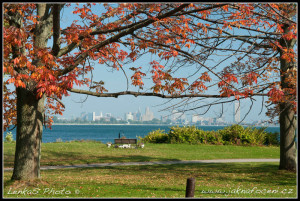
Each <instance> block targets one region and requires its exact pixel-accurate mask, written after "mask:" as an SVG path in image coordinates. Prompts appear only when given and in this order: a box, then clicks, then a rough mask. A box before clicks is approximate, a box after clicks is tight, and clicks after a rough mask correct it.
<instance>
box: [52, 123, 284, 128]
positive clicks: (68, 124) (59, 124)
mask: <svg viewBox="0 0 300 201" xmlns="http://www.w3.org/2000/svg"><path fill="white" fill-rule="evenodd" d="M52 125H53V126H55V125H58V126H61V125H63V126H81V125H82V126H198V127H201V126H208V127H209V126H215V127H218V126H223V127H224V126H231V125H183V124H181V125H180V124H88V123H83V124H76V123H55V124H54V123H53V124H52ZM242 126H247V127H249V126H253V127H267V128H268V127H278V128H279V126H275V125H269V126H261V125H242Z"/></svg>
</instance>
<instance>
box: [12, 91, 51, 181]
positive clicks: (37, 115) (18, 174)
mask: <svg viewBox="0 0 300 201" xmlns="http://www.w3.org/2000/svg"><path fill="white" fill-rule="evenodd" d="M16 92H17V137H16V152H15V163H14V171H13V175H12V180H32V179H35V178H39V177H40V152H41V140H42V132H43V120H44V100H45V97H43V98H41V99H39V100H37V99H36V96H35V95H34V94H33V93H32V92H31V91H29V90H27V89H24V88H20V87H19V88H17V90H16Z"/></svg>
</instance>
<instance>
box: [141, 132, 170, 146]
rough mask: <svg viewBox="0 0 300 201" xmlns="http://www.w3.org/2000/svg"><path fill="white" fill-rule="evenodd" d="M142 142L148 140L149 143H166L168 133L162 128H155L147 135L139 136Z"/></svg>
mask: <svg viewBox="0 0 300 201" xmlns="http://www.w3.org/2000/svg"><path fill="white" fill-rule="evenodd" d="M141 141H142V142H149V143H168V142H169V139H168V134H167V133H165V131H164V130H160V129H158V130H155V131H151V132H150V133H149V134H148V135H147V136H145V137H144V138H141Z"/></svg>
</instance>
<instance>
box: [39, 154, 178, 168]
mask: <svg viewBox="0 0 300 201" xmlns="http://www.w3.org/2000/svg"><path fill="white" fill-rule="evenodd" d="M47 155H48V156H49V158H52V159H49V158H44V159H43V156H42V159H41V163H42V165H43V166H44V165H58V164H59V165H63V164H64V165H76V164H91V163H113V162H115V163H121V162H148V161H179V160H178V159H176V158H163V157H151V156H143V155H137V154H134V155H133V154H130V155H127V154H126V155H121V156H99V155H88V156H86V155H82V153H81V152H74V151H72V152H71V151H68V152H67V151H64V152H58V151H47ZM55 158H59V161H57V160H56V159H55Z"/></svg>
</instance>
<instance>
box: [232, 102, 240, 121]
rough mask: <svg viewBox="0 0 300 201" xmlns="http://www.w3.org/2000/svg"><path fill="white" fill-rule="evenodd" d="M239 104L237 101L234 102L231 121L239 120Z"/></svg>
mask: <svg viewBox="0 0 300 201" xmlns="http://www.w3.org/2000/svg"><path fill="white" fill-rule="evenodd" d="M240 111H241V105H240V103H239V102H235V103H234V105H233V122H234V123H239V122H240V121H241V112H240Z"/></svg>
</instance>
